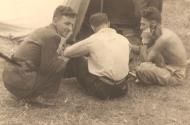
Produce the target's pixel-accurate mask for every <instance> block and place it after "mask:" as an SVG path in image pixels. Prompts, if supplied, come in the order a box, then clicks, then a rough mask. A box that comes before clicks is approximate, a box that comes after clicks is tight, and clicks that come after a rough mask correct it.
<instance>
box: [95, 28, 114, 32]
mask: <svg viewBox="0 0 190 125" xmlns="http://www.w3.org/2000/svg"><path fill="white" fill-rule="evenodd" d="M102 32H116V30H115V29H112V28H102V29H100V30H99V31H98V32H97V33H102Z"/></svg>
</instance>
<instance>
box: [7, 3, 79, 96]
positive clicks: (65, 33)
mask: <svg viewBox="0 0 190 125" xmlns="http://www.w3.org/2000/svg"><path fill="white" fill-rule="evenodd" d="M75 18H76V14H75V12H73V10H72V9H71V8H70V7H65V6H58V7H57V8H56V10H55V12H54V15H53V21H52V24H50V25H49V26H47V27H44V28H40V29H37V30H36V31H34V32H33V33H31V34H30V35H29V36H28V37H27V38H26V39H25V40H24V41H23V42H22V44H21V45H20V46H19V47H18V49H17V50H16V52H15V53H14V54H13V56H12V60H14V61H15V62H17V63H18V64H19V65H13V64H10V63H9V64H7V66H5V69H4V72H3V81H4V84H5V87H6V88H7V89H8V90H9V91H10V92H11V93H12V94H13V95H15V96H16V97H17V98H18V99H30V98H34V97H37V96H39V95H43V96H44V97H52V96H54V95H55V93H56V92H57V90H58V87H59V84H60V80H61V78H62V74H63V71H64V67H65V65H66V61H64V60H62V59H60V58H59V57H58V54H57V49H58V47H59V44H60V41H61V39H62V37H63V38H65V39H67V38H68V37H69V36H70V34H71V32H72V29H73V25H74V22H75Z"/></svg>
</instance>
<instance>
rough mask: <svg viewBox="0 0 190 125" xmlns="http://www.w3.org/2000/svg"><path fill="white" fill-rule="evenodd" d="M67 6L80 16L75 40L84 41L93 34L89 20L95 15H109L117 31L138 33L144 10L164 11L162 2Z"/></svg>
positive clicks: (103, 0) (99, 0)
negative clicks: (103, 13) (101, 13)
mask: <svg viewBox="0 0 190 125" xmlns="http://www.w3.org/2000/svg"><path fill="white" fill-rule="evenodd" d="M66 5H68V6H71V7H72V8H73V9H74V10H75V11H76V12H77V14H78V17H77V22H76V25H75V28H74V35H73V40H76V39H79V40H80V39H84V38H86V37H87V36H89V35H90V34H92V31H91V28H90V26H89V23H88V20H89V17H90V15H92V14H93V13H96V12H105V13H107V14H108V17H109V18H110V20H111V26H112V27H113V28H115V29H116V30H117V31H119V30H122V29H130V30H131V29H132V30H134V31H135V30H136V31H137V32H138V30H139V26H140V11H141V10H142V9H144V8H146V7H149V6H154V7H156V8H158V9H159V10H160V11H161V10H162V0H67V2H66ZM136 31H135V32H136Z"/></svg>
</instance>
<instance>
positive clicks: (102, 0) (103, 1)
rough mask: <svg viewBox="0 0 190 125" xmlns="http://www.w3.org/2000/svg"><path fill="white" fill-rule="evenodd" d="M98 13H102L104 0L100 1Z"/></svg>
mask: <svg viewBox="0 0 190 125" xmlns="http://www.w3.org/2000/svg"><path fill="white" fill-rule="evenodd" d="M100 7H101V8H100V12H101V13H103V11H104V0H101V5H100Z"/></svg>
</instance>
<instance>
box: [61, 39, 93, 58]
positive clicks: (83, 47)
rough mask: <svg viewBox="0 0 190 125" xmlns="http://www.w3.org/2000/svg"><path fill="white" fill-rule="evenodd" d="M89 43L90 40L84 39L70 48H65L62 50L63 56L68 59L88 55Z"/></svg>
mask: <svg viewBox="0 0 190 125" xmlns="http://www.w3.org/2000/svg"><path fill="white" fill-rule="evenodd" d="M89 43H90V39H85V40H83V41H80V42H78V43H75V44H74V45H72V46H69V47H67V48H66V49H65V50H64V56H65V57H68V58H74V57H79V56H84V55H88V54H89Z"/></svg>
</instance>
